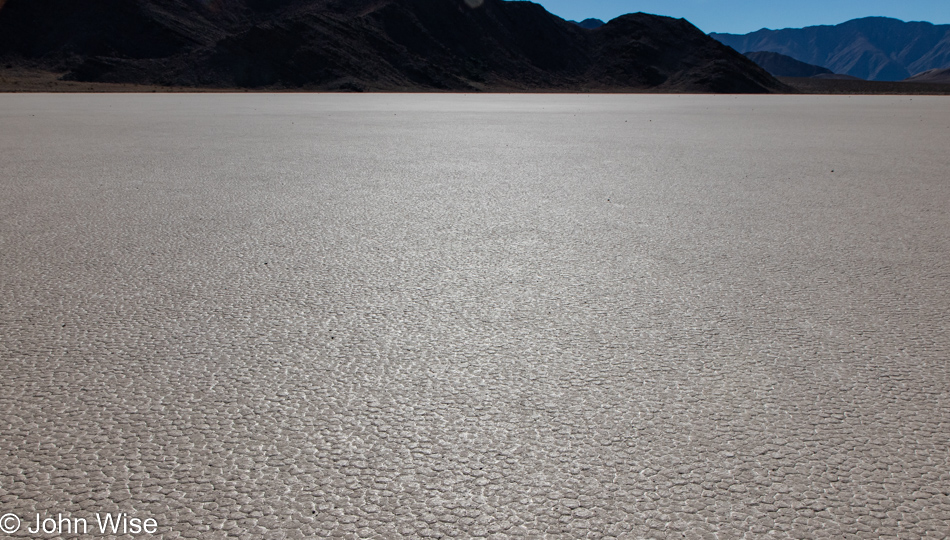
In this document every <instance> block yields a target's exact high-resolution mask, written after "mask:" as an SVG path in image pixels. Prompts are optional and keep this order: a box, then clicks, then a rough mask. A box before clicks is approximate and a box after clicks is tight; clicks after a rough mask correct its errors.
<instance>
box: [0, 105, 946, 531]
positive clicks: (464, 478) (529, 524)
mask: <svg viewBox="0 0 950 540" xmlns="http://www.w3.org/2000/svg"><path fill="white" fill-rule="evenodd" d="M120 514H121V515H120ZM110 520H111V521H110ZM14 526H16V528H14ZM136 526H137V527H138V528H137V529H136ZM0 527H2V530H3V532H6V533H12V534H11V536H13V537H34V538H35V537H41V538H53V537H70V536H75V533H76V531H77V530H79V532H80V533H83V532H85V534H86V537H90V538H93V537H112V536H121V537H125V538H145V537H148V538H179V537H184V538H197V537H201V538H225V537H232V538H261V537H263V538H325V537H342V538H364V537H365V538H418V537H441V538H471V537H493V538H509V537H528V538H564V539H570V538H718V539H730V538H767V537H775V538H835V539H838V538H901V539H905V538H906V539H911V538H924V537H927V538H931V537H932V538H946V537H947V536H948V535H950V100H948V98H945V97H929V98H928V97H917V96H910V97H909V96H899V97H881V96H876V97H847V96H841V97H816V96H760V97H748V96H747V97H736V96H643V95H632V96H623V95H611V96H587V95H570V96H565V95H543V96H531V95H514V96H505V95H492V96H486V95H481V96H465V95H297V94H274V95H167V94H166V95H35V94H34V95H11V94H7V95H0ZM113 527H115V528H113ZM67 528H68V530H67ZM103 528H104V529H105V530H103ZM14 530H15V532H14ZM123 533H125V534H123ZM0 536H2V533H0Z"/></svg>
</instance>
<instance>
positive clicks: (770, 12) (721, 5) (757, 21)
mask: <svg viewBox="0 0 950 540" xmlns="http://www.w3.org/2000/svg"><path fill="white" fill-rule="evenodd" d="M533 1H534V2H536V3H538V4H541V5H543V6H544V7H545V8H547V10H548V11H550V12H551V13H554V14H555V15H558V16H560V17H563V18H565V19H574V20H578V21H579V20H582V19H586V18H588V17H594V18H597V19H603V20H605V21H607V20H610V19H612V18H614V17H616V16H618V15H623V14H624V13H633V12H636V11H643V12H646V13H656V14H658V15H668V16H670V17H677V18H679V17H683V18H685V19H687V20H689V21H690V22H691V23H693V24H695V25H696V26H698V27H699V28H700V29H701V30H703V31H705V32H727V33H734V34H745V33H747V32H754V31H755V30H758V29H760V28H772V29H778V28H801V27H803V26H814V25H817V24H838V23H842V22H845V21H847V20H851V19H856V18H858V17H867V16H870V15H881V16H885V17H894V18H896V19H902V20H905V21H929V22H932V23H934V24H950V0H903V1H901V0H797V1H792V0H785V1H775V0H533Z"/></svg>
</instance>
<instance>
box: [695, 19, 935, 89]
mask: <svg viewBox="0 0 950 540" xmlns="http://www.w3.org/2000/svg"><path fill="white" fill-rule="evenodd" d="M710 36H712V37H713V38H715V39H717V40H719V41H720V42H722V43H725V44H726V45H729V46H730V47H732V48H734V49H735V50H737V51H739V52H742V53H745V52H752V51H771V52H777V53H780V54H784V55H786V56H790V57H792V58H794V59H796V60H799V61H801V62H805V63H808V64H814V65H818V66H823V67H826V68H828V69H830V70H832V71H834V72H835V73H842V74H846V75H852V76H854V77H859V78H862V79H868V80H878V81H899V80H903V79H906V78H907V77H910V76H911V75H912V74H915V73H920V72H922V71H926V70H930V69H939V68H946V67H950V25H946V24H944V25H934V24H931V23H928V22H903V21H900V20H897V19H890V18H886V17H867V18H863V19H854V20H851V21H848V22H845V23H842V24H839V25H836V26H809V27H807V28H797V29H796V28H787V29H784V30H769V29H762V30H759V31H757V32H752V33H750V34H745V35H736V34H716V33H713V34H710Z"/></svg>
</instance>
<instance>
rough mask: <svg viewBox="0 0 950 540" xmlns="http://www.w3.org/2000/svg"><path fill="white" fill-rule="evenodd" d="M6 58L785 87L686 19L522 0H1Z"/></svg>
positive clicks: (594, 85) (158, 71)
mask: <svg viewBox="0 0 950 540" xmlns="http://www.w3.org/2000/svg"><path fill="white" fill-rule="evenodd" d="M0 6H2V9H0V57H2V58H3V59H4V63H5V64H10V63H17V62H20V63H27V64H29V65H30V66H38V67H40V68H44V69H48V70H52V71H58V72H61V73H63V74H64V75H63V78H64V79H66V80H74V81H90V82H112V83H134V84H150V85H173V86H197V87H219V88H220V87H225V88H228V87H243V88H271V89H280V88H300V89H311V90H377V91H380V90H384V91H419V90H425V91H433V90H438V91H479V90H489V91H492V90H493V91H505V90H516V91H526V90H531V91H538V90H541V91H545V90H552V91H584V90H592V91H631V90H643V91H677V92H773V91H787V90H788V87H786V86H785V85H784V84H783V83H780V82H779V81H777V80H776V79H775V78H773V77H772V76H771V75H769V74H768V73H767V72H766V71H765V70H763V69H761V68H760V67H759V66H757V65H756V64H755V63H754V62H752V61H750V60H748V59H747V58H746V57H744V56H742V55H741V54H739V53H737V52H736V51H734V50H733V49H731V48H729V47H726V46H724V45H722V44H720V43H719V42H717V41H715V40H713V39H711V38H710V37H709V36H707V35H705V34H704V33H703V32H702V31H700V30H698V29H697V28H696V27H694V26H693V25H691V24H690V23H689V22H687V21H685V20H683V19H672V18H668V17H659V16H654V15H646V14H642V13H638V14H632V15H625V16H622V17H618V18H616V19H614V20H612V21H610V22H609V23H607V24H604V25H602V26H598V27H596V28H594V29H588V28H584V27H582V26H580V25H578V24H574V23H571V22H568V21H565V20H563V19H560V18H558V17H556V16H554V15H552V14H550V13H548V12H547V11H546V10H545V9H544V8H543V7H541V6H539V5H537V4H534V3H531V2H523V1H512V2H507V1H502V0H6V2H5V4H4V3H3V2H2V0H0Z"/></svg>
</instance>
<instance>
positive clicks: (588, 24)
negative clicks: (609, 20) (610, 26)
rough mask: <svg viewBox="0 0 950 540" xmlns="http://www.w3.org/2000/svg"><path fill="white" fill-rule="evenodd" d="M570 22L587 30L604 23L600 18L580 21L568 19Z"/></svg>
mask: <svg viewBox="0 0 950 540" xmlns="http://www.w3.org/2000/svg"><path fill="white" fill-rule="evenodd" d="M570 22H572V23H574V24H576V25H577V26H580V27H581V28H586V29H588V30H593V29H595V28H600V27H601V26H603V25H604V24H606V23H604V21H602V20H600V19H584V20H583V21H581V22H577V21H570Z"/></svg>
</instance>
